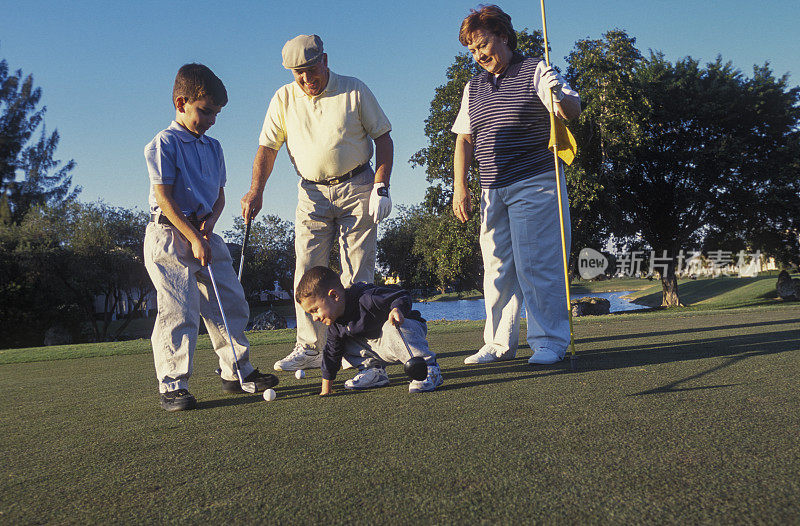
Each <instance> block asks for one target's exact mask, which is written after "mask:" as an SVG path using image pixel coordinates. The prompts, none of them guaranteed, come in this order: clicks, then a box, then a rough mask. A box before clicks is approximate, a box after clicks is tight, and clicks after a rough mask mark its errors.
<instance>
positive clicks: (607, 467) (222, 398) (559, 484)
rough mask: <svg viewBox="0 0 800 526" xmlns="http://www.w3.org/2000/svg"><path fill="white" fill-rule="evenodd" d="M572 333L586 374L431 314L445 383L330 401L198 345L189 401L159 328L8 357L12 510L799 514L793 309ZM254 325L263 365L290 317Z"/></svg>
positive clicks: (470, 519)
mask: <svg viewBox="0 0 800 526" xmlns="http://www.w3.org/2000/svg"><path fill="white" fill-rule="evenodd" d="M575 333H576V338H577V346H578V351H579V359H578V360H577V365H578V369H577V371H576V372H574V373H570V372H568V371H569V367H568V365H567V363H566V362H565V363H561V364H556V365H553V366H546V367H542V366H537V367H532V366H529V365H527V357H528V356H529V354H530V350H529V349H527V348H526V347H523V348H522V349H520V352H519V358H517V359H515V360H511V361H507V362H499V363H495V364H490V365H486V366H480V367H478V366H465V365H464V364H463V358H464V357H465V356H466V355H468V354H469V353H472V352H474V351H475V350H476V349H477V348H478V347H479V346H480V343H481V340H482V337H481V334H482V324H481V323H480V322H456V323H442V324H432V325H431V330H430V341H431V345H432V348H433V349H434V350H435V351H436V352H437V353H438V354H439V361H440V363H441V365H442V368H443V373H444V377H445V384H444V386H443V387H442V388H441V389H440V390H438V391H437V392H434V393H427V394H423V395H414V396H412V395H409V394H408V393H407V387H406V386H407V381H406V380H405V378H404V377H403V374H402V369H401V367H399V366H392V367H391V368H390V369H389V372H390V377H391V379H392V383H391V385H390V386H389V387H386V388H382V389H377V390H373V391H368V392H357V393H352V392H343V391H342V390H341V382H342V381H344V380H345V379H347V378H349V377H351V376H352V374H353V372H352V370H350V371H344V372H343V373H342V374H340V376H339V378H338V379H337V385H336V386H337V388H339V393H338V394H337V395H336V396H333V397H330V398H320V397H319V396H317V395H316V393H317V392H318V389H319V379H320V378H319V371H312V372H311V373H310V374H309V376H308V377H307V379H306V380H296V379H295V378H294V377H293V376H292V375H290V374H288V373H281V375H280V377H281V385H280V386H278V389H277V391H278V399H277V400H276V401H274V402H270V403H267V402H264V401H262V400H261V398H260V397H258V396H256V395H240V396H227V395H223V394H222V393H221V391H220V389H219V379H218V378H216V377H215V375H214V374H213V372H212V371H213V369H214V367H216V360H215V357H214V355H213V353H212V352H210V350H209V349H208V344H207V340H201V341H202V342H203V343H202V345H201V347H202V348H201V349H198V352H197V354H196V361H195V375H194V376H193V377H192V380H191V385H190V387H191V389H192V391H193V392H194V393H195V395H196V396H197V397H198V400H199V401H200V407H199V408H198V410H195V411H190V412H185V413H175V414H168V413H166V412H164V411H162V410H161V409H160V408H159V407H158V405H157V395H156V389H155V380H154V374H153V364H152V358H151V356H150V355H149V347H148V345H147V342H132V343H130V345H131V346H132V347H126V348H125V349H126V350H127V351H131V352H133V350H132V349H133V346H136V345H138V346H139V347H138V349H139V350H138V351H136V352H137V353H138V354H118V355H115V356H95V357H88V358H76V359H67V360H52V361H39V362H31V363H14V364H6V365H0V389H2V393H3V395H4V396H3V397H2V400H0V428H2V430H3V431H2V442H3V448H2V460H3V462H2V467H0V523H3V524H21V523H33V522H35V523H97V522H123V523H156V522H159V523H167V522H169V523H223V522H225V523H247V522H263V523H273V524H282V523H288V524H318V523H331V524H382V523H388V524H405V523H419V524H427V523H441V524H474V523H501V524H535V523H544V524H551V523H555V524H641V523H657V524H696V523H706V524H711V523H713V524H731V523H738V524H748V523H751V524H752V523H760V524H796V523H798V521H800V478H798V475H797V474H798V473H800V441H798V435H797V431H798V429H800V412H799V411H798V410H797V408H798V407H800V391H798V389H797V379H798V376H799V375H800V310H799V309H798V308H797V307H796V306H792V305H778V306H773V307H761V308H746V309H736V310H713V311H712V310H708V311H698V312H690V311H686V310H669V311H657V312H650V313H638V314H624V315H615V316H604V317H596V318H578V319H576V320H575ZM251 339H252V340H253V361H254V363H255V364H256V365H258V366H260V367H261V368H262V369H268V368H269V367H270V364H271V363H272V362H273V361H275V360H276V359H278V358H280V357H282V356H283V355H285V354H286V352H287V351H288V350H289V348H290V346H291V344H292V342H293V331H291V330H289V331H277V332H274V333H253V334H252V335H251ZM114 345H121V344H114ZM74 347H75V348H73V349H72V350H71V352H73V353H74V354H75V355H79V354H82V353H86V352H88V353H92V352H95V350H94V349H95V346H74ZM83 347H87V348H89V349H91V350H85V349H83V350H82V348H83ZM118 350H119V349H118ZM47 351H48V352H49V351H50V349H47ZM63 351H64V352H66V351H67V350H66V349H64V350H63ZM31 352H32V351H31ZM120 352H123V351H120ZM0 356H3V355H0ZM53 356H54V357H58V356H59V354H58V353H56V354H54V355H53Z"/></svg>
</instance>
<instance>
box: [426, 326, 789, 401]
mask: <svg viewBox="0 0 800 526" xmlns="http://www.w3.org/2000/svg"><path fill="white" fill-rule="evenodd" d="M793 323H800V318H795V319H789V320H776V321H768V322H753V323H741V324H736V325H722V326H718V325H715V326H713V327H692V328H686V329H679V330H670V331H658V332H650V333H639V334H620V335H612V336H604V337H599V338H583V339H578V340H576V343H588V342H609V343H610V345H607V346H605V347H604V348H602V349H591V350H585V351H582V352H578V353H577V358H578V360H576V364H577V367H576V373H577V374H580V373H584V372H590V371H602V370H613V369H625V368H630V367H642V366H652V365H659V364H664V363H671V362H678V361H687V360H697V359H704V358H716V357H728V359H727V360H725V361H724V363H722V364H719V365H715V366H714V367H711V368H709V369H707V370H705V371H701V372H699V373H697V374H694V375H691V376H689V377H687V378H683V379H680V380H676V381H674V382H671V383H669V384H667V385H665V386H661V387H658V388H655V389H651V390H647V391H642V392H640V393H634V394H631V395H629V396H641V395H648V394H660V393H670V392H678V391H692V390H698V389H721V388H725V387H732V386H734V385H736V384H718V385H709V386H701V387H697V386H692V387H681V385H683V384H685V383H687V382H690V381H692V380H697V379H699V378H702V377H703V376H706V375H708V374H711V373H713V372H716V371H719V370H721V369H724V368H726V367H729V366H731V365H733V364H735V363H737V362H740V361H742V360H746V359H748V358H751V357H755V356H761V355H771V354H777V353H783V352H789V351H794V350H797V349H800V331H797V330H789V329H787V330H782V331H770V332H761V333H750V334H738V335H730V336H716V337H709V338H699V339H698V338H694V336H695V335H696V334H697V333H702V332H709V331H715V330H726V331H730V330H734V329H752V328H757V327H769V326H775V327H779V326H781V325H785V324H793ZM681 334H683V335H686V339H684V340H683V341H677V342H675V341H668V342H665V341H655V342H652V343H641V344H637V345H633V346H631V345H626V344H625V343H624V341H625V340H630V339H635V338H654V337H658V336H675V335H681ZM526 348H527V346H522V347H520V348H519V350H518V352H519V351H521V354H523V355H527V353H525V349H526ZM473 352H475V351H474V350H466V351H459V352H449V353H441V354H440V355H439V356H440V357H450V358H453V357H459V356H466V355H469V354H472V353H473ZM567 372H570V363H569V359H566V360H564V361H562V362H559V363H557V364H553V365H550V366H541V365H537V366H532V365H529V364H528V363H527V360H526V359H525V358H516V359H513V360H507V361H500V362H493V363H490V364H483V365H469V366H460V367H456V368H448V369H444V370H443V371H442V375H443V376H444V378H445V384H444V385H443V386H442V387H441V388H440V390H450V389H460V388H464V387H471V386H475V385H486V384H498V383H504V382H516V381H520V380H529V379H534V378H541V377H544V376H551V375H553V374H562V373H567Z"/></svg>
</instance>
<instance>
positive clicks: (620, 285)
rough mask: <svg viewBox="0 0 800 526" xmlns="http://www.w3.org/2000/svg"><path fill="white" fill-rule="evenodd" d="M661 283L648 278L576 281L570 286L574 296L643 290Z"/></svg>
mask: <svg viewBox="0 0 800 526" xmlns="http://www.w3.org/2000/svg"><path fill="white" fill-rule="evenodd" d="M653 283H660V282H659V281H658V280H649V279H646V278H612V279H606V280H603V281H584V280H576V281H573V282H572V283H571V284H570V292H571V293H573V294H589V293H592V292H619V291H623V290H642V289H646V288H649V287H652V286H653Z"/></svg>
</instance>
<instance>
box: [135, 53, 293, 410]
mask: <svg viewBox="0 0 800 526" xmlns="http://www.w3.org/2000/svg"><path fill="white" fill-rule="evenodd" d="M172 101H173V103H174V105H175V120H174V121H173V122H172V124H171V125H170V126H169V128H167V129H166V130H164V131H162V132H160V133H159V134H158V135H156V136H155V138H154V139H153V140H152V141H150V143H149V144H148V145H147V146H145V149H144V156H145V159H146V161H147V170H148V172H149V175H150V199H149V201H150V213H151V221H150V223H149V224H148V225H147V233H146V234H145V238H144V259H145V267H146V268H147V272H148V274H149V275H150V279H151V280H152V281H153V285H154V286H155V289H156V295H157V300H158V315H157V316H156V321H155V326H154V327H153V335H152V339H151V343H152V346H153V357H154V360H155V366H156V377H157V378H158V389H159V392H160V394H161V397H160V398H161V407H163V408H164V409H166V410H167V411H181V410H185V409H192V408H194V407H195V406H196V404H197V402H196V400H195V398H194V396H192V394H191V393H189V391H188V390H187V382H188V380H189V376H191V374H192V362H193V357H194V350H195V346H196V344H197V332H198V325H199V318H200V317H202V318H203V321H204V322H205V325H206V328H207V329H208V334H209V336H210V337H211V343H212V344H213V345H214V351H215V352H216V353H217V356H219V366H220V371H221V372H220V375H221V377H222V390H223V391H225V392H228V393H237V392H243V391H242V390H241V387H240V385H239V382H238V380H237V377H236V372H235V370H236V368H238V370H239V372H240V373H241V374H242V375H243V376H244V381H245V382H253V383H254V384H255V385H256V388H257V389H258V390H259V391H263V390H265V389H268V388H270V387H273V386H275V385H277V383H278V379H277V378H276V377H275V376H274V375H271V374H262V373H260V372H259V371H258V369H255V368H253V366H252V365H251V364H250V359H249V345H250V344H249V342H248V341H247V338H246V337H245V335H244V329H245V326H246V325H247V320H248V318H249V317H250V309H249V306H248V305H247V301H246V300H245V298H244V291H243V290H242V286H241V285H240V284H239V281H238V280H237V278H236V273H235V272H234V271H233V263H232V261H231V256H230V253H229V252H228V247H227V246H226V245H225V242H224V241H223V240H222V238H221V237H219V236H218V235H217V234H215V233H214V225H215V224H216V222H217V220H218V219H219V216H220V214H221V213H222V209H223V208H224V206H225V192H224V187H225V181H226V174H225V160H224V159H223V156H222V147H221V146H220V144H219V142H218V141H216V140H215V139H212V138H211V137H208V136H206V135H205V132H206V131H207V130H208V129H209V128H211V126H213V125H214V122H215V121H216V118H217V114H218V113H219V112H220V111H221V110H222V107H223V106H225V104H227V103H228V94H227V92H226V90H225V86H224V85H223V84H222V81H221V80H220V79H219V78H218V77H217V76H216V75H214V73H213V72H212V71H211V70H210V69H209V68H208V67H206V66H204V65H202V64H186V65H185V66H183V67H181V68H180V70H178V75H177V76H176V77H175V85H174V87H173V90H172ZM208 265H210V266H212V267H213V269H214V277H215V278H216V282H217V289H218V290H219V294H220V301H221V302H222V305H223V308H224V309H225V314H226V316H227V321H228V328H229V329H230V331H231V334H230V337H231V339H232V340H233V342H234V345H236V356H238V357H239V362H238V364H236V365H238V367H234V365H235V364H234V353H233V352H232V349H231V348H230V344H229V343H228V341H229V339H228V338H227V336H226V334H225V325H224V324H223V320H222V316H221V313H220V311H219V306H218V305H217V299H216V298H215V297H214V289H213V287H212V286H211V280H210V278H209V274H208V268H207V266H208Z"/></svg>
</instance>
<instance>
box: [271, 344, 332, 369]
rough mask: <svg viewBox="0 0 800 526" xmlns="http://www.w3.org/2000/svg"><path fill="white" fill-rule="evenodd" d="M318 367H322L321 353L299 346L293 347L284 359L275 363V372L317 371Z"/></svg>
mask: <svg viewBox="0 0 800 526" xmlns="http://www.w3.org/2000/svg"><path fill="white" fill-rule="evenodd" d="M312 353H313V354H312ZM320 367H322V353H321V352H317V351H316V350H314V349H307V348H305V347H303V346H302V345H300V344H297V345H295V346H294V350H293V351H292V352H290V353H289V355H288V356H287V357H286V358H284V359H283V360H278V361H277V362H275V370H276V371H296V370H298V369H319V368H320Z"/></svg>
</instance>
